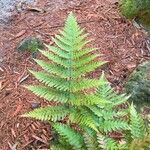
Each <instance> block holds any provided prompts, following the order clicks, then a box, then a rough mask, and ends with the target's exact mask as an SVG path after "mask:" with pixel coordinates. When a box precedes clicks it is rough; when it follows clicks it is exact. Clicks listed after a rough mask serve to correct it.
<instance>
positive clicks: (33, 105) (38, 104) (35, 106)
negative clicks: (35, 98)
mask: <svg viewBox="0 0 150 150" xmlns="http://www.w3.org/2000/svg"><path fill="white" fill-rule="evenodd" d="M40 105H41V104H40V103H39V102H32V103H31V107H32V108H33V109H35V108H39V107H40Z"/></svg>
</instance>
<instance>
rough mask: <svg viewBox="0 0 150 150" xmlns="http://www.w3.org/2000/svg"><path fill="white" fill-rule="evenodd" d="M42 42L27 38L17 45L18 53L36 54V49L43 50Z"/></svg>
mask: <svg viewBox="0 0 150 150" xmlns="http://www.w3.org/2000/svg"><path fill="white" fill-rule="evenodd" d="M43 48H44V45H43V42H42V41H41V40H40V39H39V38H36V37H27V38H25V39H24V40H23V41H21V42H20V43H19V45H18V46H17V50H18V51H20V52H24V51H28V52H36V51H37V50H38V49H43Z"/></svg>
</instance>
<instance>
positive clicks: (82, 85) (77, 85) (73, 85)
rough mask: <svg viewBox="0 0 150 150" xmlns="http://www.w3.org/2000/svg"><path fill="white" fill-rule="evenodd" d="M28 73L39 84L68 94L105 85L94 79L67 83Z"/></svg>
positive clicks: (48, 76) (50, 77)
mask: <svg viewBox="0 0 150 150" xmlns="http://www.w3.org/2000/svg"><path fill="white" fill-rule="evenodd" d="M30 72H31V73H32V74H33V75H34V76H35V78H36V79H38V80H39V81H40V82H42V83H44V84H46V85H47V86H49V87H53V88H56V89H57V90H63V91H70V92H78V91H84V90H85V89H90V88H96V87H98V86H100V85H103V84H105V82H100V81H99V80H96V79H77V80H72V81H69V80H67V79H64V78H60V77H57V76H52V75H51V76H50V75H49V74H47V73H45V72H37V71H31V70H30Z"/></svg>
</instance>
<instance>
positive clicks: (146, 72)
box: [125, 62, 150, 106]
mask: <svg viewBox="0 0 150 150" xmlns="http://www.w3.org/2000/svg"><path fill="white" fill-rule="evenodd" d="M149 78H150V62H145V63H143V64H141V65H139V66H138V67H137V69H136V70H135V71H134V72H133V73H132V74H131V76H130V77H129V80H128V82H127V83H126V85H125V89H126V92H127V93H128V94H131V97H130V100H131V101H133V102H134V103H135V104H136V105H137V106H143V105H145V104H146V105H150V79H149Z"/></svg>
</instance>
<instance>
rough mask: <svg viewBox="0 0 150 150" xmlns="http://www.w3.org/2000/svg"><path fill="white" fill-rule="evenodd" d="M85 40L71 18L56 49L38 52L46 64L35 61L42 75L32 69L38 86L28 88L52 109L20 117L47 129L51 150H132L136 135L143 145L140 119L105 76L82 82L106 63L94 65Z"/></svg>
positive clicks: (94, 61) (52, 47)
mask: <svg viewBox="0 0 150 150" xmlns="http://www.w3.org/2000/svg"><path fill="white" fill-rule="evenodd" d="M86 37H87V34H84V30H83V29H81V28H80V27H79V25H78V24H77V21H76V18H75V17H74V15H73V14H72V13H70V15H69V16H68V18H67V21H66V24H65V27H64V30H63V31H60V35H56V36H55V38H53V41H54V42H55V44H56V46H49V45H47V48H48V50H47V51H43V50H40V52H41V54H42V55H44V56H45V57H47V58H48V60H50V62H46V61H44V60H39V59H35V61H36V62H37V64H39V65H40V66H41V67H42V68H43V71H40V72H38V71H31V70H30V72H31V73H32V74H33V75H34V76H35V78H36V79H38V80H39V81H40V82H41V83H42V84H41V85H29V86H26V88H27V89H29V90H31V91H32V92H33V93H34V94H36V95H38V96H39V97H42V98H44V99H46V100H47V101H53V102H55V105H54V106H47V107H45V108H38V109H35V110H33V111H31V112H28V113H26V114H24V115H23V116H24V117H31V118H35V119H39V120H42V121H47V122H49V123H50V124H51V126H52V127H53V129H54V131H56V137H57V139H55V140H54V142H53V144H52V143H51V144H52V145H51V150H101V149H102V150H123V149H129V147H131V146H132V147H133V146H134V144H135V143H136V142H135V141H134V140H133V139H134V137H135V136H136V137H137V140H139V141H140V142H141V139H143V136H144V138H145V140H144V142H141V143H142V144H143V143H146V144H147V143H148V142H149V141H148V140H147V138H146V136H147V134H146V133H145V132H146V128H145V126H144V123H143V120H142V119H141V117H138V114H136V111H135V109H134V107H133V106H132V105H131V109H130V112H129V109H128V107H127V106H126V105H127V99H128V96H126V95H124V94H120V95H118V94H117V93H116V92H114V91H113V89H112V88H111V86H110V84H109V83H108V81H107V80H106V79H105V77H104V74H102V76H101V77H100V79H88V78H86V75H87V73H90V72H91V71H94V70H95V69H96V68H98V67H100V66H101V65H103V64H104V63H105V62H97V61H96V59H97V57H98V56H97V55H96V54H94V51H95V50H96V49H93V48H87V47H86V45H87V44H88V43H89V41H87V40H85V38H86ZM129 114H130V116H129ZM136 118H137V119H136ZM115 133H117V134H119V135H120V136H119V137H118V136H117V138H116V137H115V136H114V135H115ZM126 135H127V137H126ZM131 135H132V136H131ZM145 135H146V136H145ZM118 138H119V139H118ZM138 138H139V139H138ZM120 140H123V142H122V143H123V144H122V143H120ZM133 141H134V142H133ZM145 141H146V142H145ZM147 141H148V142H147ZM146 146H147V145H146Z"/></svg>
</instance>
